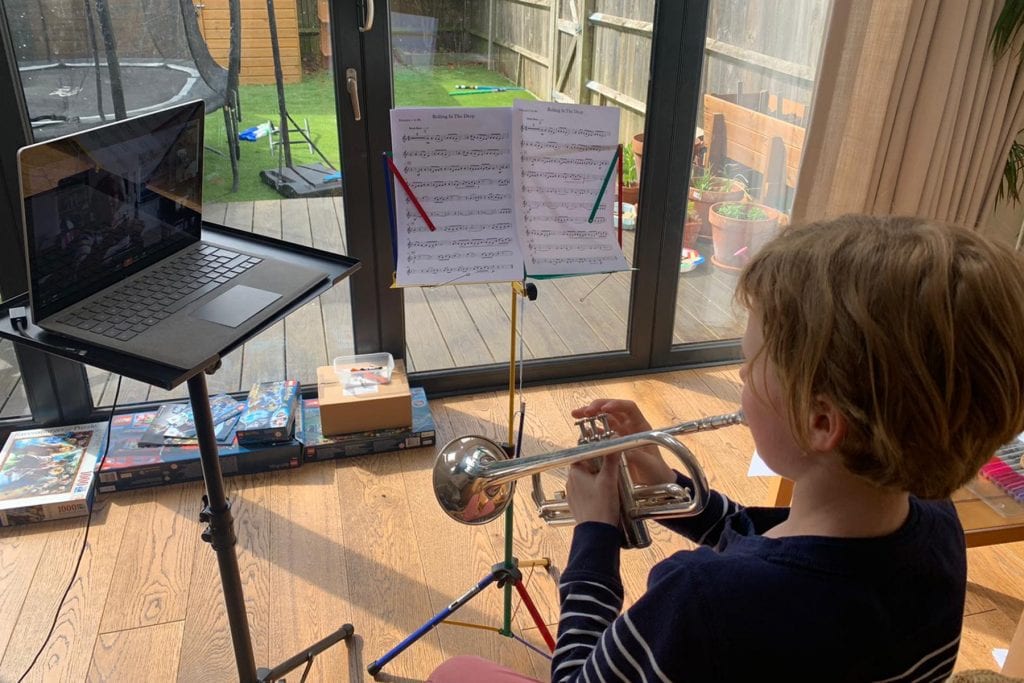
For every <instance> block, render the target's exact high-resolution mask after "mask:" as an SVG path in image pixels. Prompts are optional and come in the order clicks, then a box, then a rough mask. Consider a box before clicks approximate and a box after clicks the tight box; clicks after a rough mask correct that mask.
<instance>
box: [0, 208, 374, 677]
mask: <svg viewBox="0 0 1024 683" xmlns="http://www.w3.org/2000/svg"><path fill="white" fill-rule="evenodd" d="M202 238H203V240H204V241H205V242H207V243H210V244H213V245H214V246H217V247H221V248H226V249H233V250H237V251H242V252H245V253H249V254H252V255H254V256H258V257H259V256H262V257H267V258H276V259H279V260H281V261H285V262H287V263H291V264H295V265H296V266H301V267H308V268H311V269H313V270H316V271H320V272H322V273H324V275H325V277H324V279H323V280H322V281H321V282H319V283H318V284H316V285H314V286H313V287H311V288H310V289H309V290H307V291H305V292H302V293H301V294H299V295H297V296H295V297H294V298H293V299H292V300H290V301H288V302H287V304H285V305H284V307H283V308H281V309H279V310H277V311H276V312H275V313H274V314H273V315H271V316H267V317H266V318H265V319H263V320H262V321H261V322H260V323H259V325H257V326H255V327H253V328H251V329H247V331H245V332H242V333H239V334H238V336H237V337H236V338H233V339H231V340H230V341H229V342H228V343H226V344H225V345H224V348H223V349H221V350H220V352H219V353H217V354H216V355H214V356H213V357H205V354H197V356H203V357H196V358H195V359H193V360H190V361H189V362H187V363H186V364H184V365H183V366H182V367H177V366H171V365H166V364H164V363H158V362H156V361H151V360H147V359H144V358H139V357H138V356H134V355H129V354H126V353H121V352H119V351H115V350H113V349H110V348H107V347H103V346H94V345H93V344H90V343H89V342H87V341H84V340H81V339H70V338H68V337H64V336H61V335H56V334H52V333H49V332H47V331H45V330H43V329H41V328H39V327H38V326H36V325H35V324H34V322H32V321H31V320H28V321H27V322H23V323H21V324H19V326H17V327H15V326H14V325H13V324H12V321H11V316H10V313H11V309H12V308H13V307H28V305H29V302H28V296H27V295H24V294H23V295H21V296H18V297H14V298H12V299H10V300H8V301H4V302H2V303H0V338H2V339H9V340H11V341H12V342H14V343H16V344H19V345H21V346H24V347H28V348H31V349H35V350H36V351H43V352H45V353H47V354H52V355H55V356H60V357H62V358H66V359H70V360H73V361H76V362H79V363H86V364H88V365H92V366H94V367H97V368H101V369H103V370H108V371H110V372H113V373H116V374H119V375H123V376H125V377H129V378H131V379H135V380H138V381H140V382H144V383H146V384H151V385H153V386H156V387H160V388H162V389H168V390H170V389H173V388H175V387H177V386H180V385H181V384H182V383H183V382H187V383H188V396H189V401H190V403H191V405H192V412H193V417H194V419H195V426H196V438H197V440H198V442H199V456H200V464H201V466H202V471H203V481H204V483H205V485H206V495H204V496H203V509H202V511H201V512H200V513H199V519H200V521H202V522H205V523H206V524H207V526H206V528H205V529H204V530H203V532H202V538H203V540H204V541H206V542H207V543H209V544H210V545H211V546H213V550H214V552H216V553H217V564H218V569H219V572H220V581H221V586H222V589H223V591H224V604H225V607H226V608H227V616H228V625H229V627H230V629H231V644H232V647H233V649H234V653H235V664H236V665H237V668H238V679H239V680H240V681H242V682H243V683H265V682H268V681H277V680H280V677H281V676H282V675H284V674H285V673H287V672H289V671H292V670H293V669H295V668H297V667H299V666H301V665H302V663H303V662H305V663H306V669H307V671H308V669H309V666H310V663H311V661H312V659H313V657H315V656H316V655H317V654H319V653H321V652H323V651H324V650H326V649H327V648H329V647H331V646H332V645H334V644H335V643H338V642H340V641H342V640H345V639H346V638H348V637H349V636H351V635H352V633H353V628H352V625H351V624H345V625H343V626H342V627H341V628H339V629H338V630H337V631H335V632H334V633H332V634H331V635H329V636H327V637H326V638H324V639H322V640H320V641H318V642H316V643H314V644H313V645H310V646H309V647H308V648H306V649H305V650H303V651H302V652H300V653H298V654H296V655H294V656H293V657H290V658H289V659H287V660H285V661H284V662H282V663H280V664H278V665H277V666H275V667H273V668H271V669H266V668H261V669H257V668H256V662H255V657H254V656H253V649H252V639H251V636H250V633H249V618H248V615H247V614H246V610H245V596H244V595H243V592H242V577H241V573H240V572H239V569H238V555H237V553H236V551H235V544H236V542H237V538H236V536H235V529H234V519H233V517H232V515H231V505H230V503H229V502H228V500H227V497H226V496H225V494H224V477H223V473H222V472H221V467H220V459H219V453H218V450H217V437H216V435H215V431H214V425H213V415H212V413H211V411H210V395H209V391H208V389H207V386H206V373H208V372H213V371H215V370H216V369H217V368H218V367H220V358H223V357H224V356H225V355H227V354H228V353H230V352H231V351H233V350H235V349H237V348H239V347H240V346H242V344H244V343H245V342H246V341H248V340H249V339H251V338H252V337H254V336H256V335H258V334H259V333H260V332H262V331H264V330H265V329H267V328H268V327H270V326H272V325H273V324H275V323H276V322H277V321H278V320H281V319H282V318H284V317H285V316H287V315H288V314H289V313H291V312H292V311H295V310H298V309H299V308H301V307H302V306H303V305H305V304H306V303H308V302H310V301H312V300H313V299H315V298H316V297H317V296H319V295H320V294H322V293H323V292H325V291H327V290H328V289H330V288H331V287H333V286H334V285H335V284H337V283H338V282H340V281H341V280H343V279H345V278H346V277H348V276H350V275H351V274H352V273H354V272H355V271H356V270H358V268H359V261H357V260H355V259H352V258H350V257H348V256H342V255H340V254H333V253H330V252H325V251H320V250H317V249H312V248H309V247H303V246H301V245H295V244H289V243H287V242H284V241H282V240H277V239H273V238H270V237H263V236H260V235H253V234H251V233H247V232H243V231H241V230H235V229H233V228H226V227H223V226H218V225H211V224H209V223H204V224H203V228H202ZM79 370H81V368H79ZM81 371H82V376H83V377H84V370H81ZM86 397H87V398H86V399H85V400H83V401H82V402H81V404H80V405H77V404H76V410H79V411H81V412H82V413H83V415H78V414H75V415H65V416H63V417H65V418H66V419H69V420H75V419H79V418H83V417H84V416H87V415H89V414H91V411H92V403H91V401H90V399H89V398H88V392H86Z"/></svg>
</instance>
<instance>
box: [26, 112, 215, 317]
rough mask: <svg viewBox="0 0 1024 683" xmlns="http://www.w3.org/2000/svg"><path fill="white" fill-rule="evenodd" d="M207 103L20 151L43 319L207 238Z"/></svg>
mask: <svg viewBox="0 0 1024 683" xmlns="http://www.w3.org/2000/svg"><path fill="white" fill-rule="evenodd" d="M203 116H204V105H203V103H202V101H196V102H189V103H186V104H182V105H179V106H176V107H172V108H170V109H166V110H163V111H159V112H155V113H152V114H147V115H144V116H139V117H136V118H133V119H128V120H125V121H118V122H114V123H111V124H108V125H103V126H98V127H96V128H91V129H89V130H85V131H81V132H79V133H75V134H73V135H69V136H66V137H62V138H57V139H55V140H50V141H48V142H43V143H39V144H36V145H31V146H28V147H25V148H22V149H21V150H20V151H19V153H18V165H19V171H20V181H21V198H22V209H23V213H24V225H25V246H26V256H27V259H28V263H27V265H28V272H29V280H30V282H29V298H30V301H31V305H32V313H33V319H34V320H36V321H37V322H38V321H41V320H45V319H46V318H48V317H50V316H52V315H54V314H56V313H58V312H60V311H61V310H63V309H65V308H67V307H69V306H73V305H74V304H76V303H78V302H79V301H81V300H83V299H85V298H87V297H89V296H91V295H92V294H94V293H96V292H98V291H100V290H102V289H104V288H105V287H108V286H110V285H111V284H114V283H116V282H119V281H121V280H123V279H125V278H127V277H129V276H130V275H132V274H133V273H136V272H138V271H140V270H142V269H144V268H146V267H147V266H150V265H152V264H153V263H156V262H158V261H160V260H161V259H163V258H166V257H167V256H169V255H172V254H174V253H176V252H178V251H180V250H181V249H184V248H186V247H188V246H189V245H191V244H193V243H195V242H197V241H199V239H200V232H201V223H202V190H203V168H202V166H203V164H202V160H203V155H202V152H203V149H202V145H203Z"/></svg>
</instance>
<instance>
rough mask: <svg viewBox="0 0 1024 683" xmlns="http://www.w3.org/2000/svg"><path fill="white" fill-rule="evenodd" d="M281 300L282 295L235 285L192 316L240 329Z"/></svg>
mask: <svg viewBox="0 0 1024 683" xmlns="http://www.w3.org/2000/svg"><path fill="white" fill-rule="evenodd" d="M280 298H281V295H280V294H276V293H274V292H268V291H267V290H265V289H256V288H255V287H246V286H245V285H235V286H234V287H232V288H231V289H229V290H228V291H226V292H224V293H223V294H221V295H220V296H218V297H217V298H216V299H214V300H213V301H211V302H209V303H208V304H206V305H204V306H202V307H201V308H198V309H196V310H195V311H193V312H192V315H194V316H196V317H197V318H202V319H203V320H209V321H210V322H213V323H218V324H220V325H227V326H228V327H238V326H239V325H241V324H242V323H244V322H245V321H246V320H248V319H249V318H251V317H252V316H254V315H256V314H257V313H259V312H260V311H262V310H263V309H264V308H266V307H267V306H269V305H270V304H272V303H274V302H275V301H277V300H278V299H280Z"/></svg>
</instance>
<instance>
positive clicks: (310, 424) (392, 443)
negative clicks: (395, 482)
mask: <svg viewBox="0 0 1024 683" xmlns="http://www.w3.org/2000/svg"><path fill="white" fill-rule="evenodd" d="M410 391H411V393H412V427H410V428H408V429H401V428H398V427H394V428H391V429H375V430H373V431H369V432H358V433H356V434H343V435H340V436H324V435H323V433H322V432H321V431H320V429H321V427H320V401H319V399H315V398H307V399H306V400H305V401H303V404H304V406H305V407H304V409H303V422H304V423H305V427H304V429H303V436H302V443H303V444H304V445H303V453H304V455H305V458H306V460H307V461H309V460H329V459H331V458H348V457H351V456H354V455H369V454H372V453H387V452H389V451H399V450H403V449H406V448H420V447H422V446H433V445H434V441H435V438H436V434H437V432H436V431H435V429H434V418H433V417H432V416H431V414H430V406H429V405H427V395H426V393H424V391H423V389H422V387H412V389H410Z"/></svg>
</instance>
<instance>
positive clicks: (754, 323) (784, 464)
mask: <svg viewBox="0 0 1024 683" xmlns="http://www.w3.org/2000/svg"><path fill="white" fill-rule="evenodd" d="M763 345H764V336H763V332H762V329H761V316H760V314H759V313H757V312H756V311H750V315H748V316H747V329H746V332H745V333H744V334H743V342H742V349H743V357H744V358H746V361H745V362H744V364H743V367H742V368H740V379H742V380H743V393H742V398H741V404H742V406H743V412H744V415H745V417H746V421H747V425H748V426H749V427H750V433H751V434H752V435H753V437H754V445H755V446H756V447H757V452H758V454H759V455H760V456H761V458H762V459H763V460H764V462H765V464H767V465H768V466H769V467H770V468H771V469H772V470H773V471H775V472H776V473H778V474H781V475H782V476H784V477H788V478H791V479H792V478H795V477H796V475H797V474H798V471H797V467H798V464H799V462H800V454H801V452H802V451H801V449H800V447H799V446H798V445H797V443H796V440H795V439H794V438H793V435H792V433H791V432H790V428H789V416H788V414H787V411H786V409H785V407H784V402H783V400H782V391H781V389H780V387H779V381H778V378H777V377H776V374H775V367H774V365H773V364H772V363H771V362H770V361H769V360H768V358H767V356H766V355H764V354H761V353H760V351H761V347H762V346H763Z"/></svg>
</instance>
